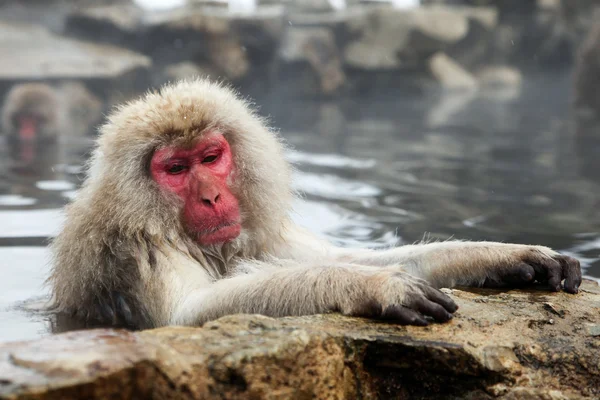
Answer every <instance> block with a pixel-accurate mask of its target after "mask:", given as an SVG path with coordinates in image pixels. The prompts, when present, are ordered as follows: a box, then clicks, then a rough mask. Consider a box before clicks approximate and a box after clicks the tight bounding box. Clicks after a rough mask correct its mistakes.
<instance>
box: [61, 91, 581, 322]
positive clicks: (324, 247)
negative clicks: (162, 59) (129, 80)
mask: <svg viewBox="0 0 600 400" xmlns="http://www.w3.org/2000/svg"><path fill="white" fill-rule="evenodd" d="M209 131H220V132H222V133H223V134H224V136H225V138H226V139H227V140H228V142H229V144H230V146H231V150H232V154H233V161H234V165H235V169H236V179H235V181H234V182H233V183H232V188H231V189H232V192H233V193H234V194H235V195H236V197H237V198H238V200H239V204H240V209H241V212H242V233H241V235H240V236H239V237H238V238H237V239H236V240H234V241H232V242H230V243H227V244H223V245H220V246H208V247H201V246H200V245H198V244H197V243H196V242H194V241H193V240H192V238H190V237H189V236H188V234H187V233H186V232H185V229H184V227H183V224H182V221H181V218H180V208H181V205H180V204H179V201H178V199H177V198H175V197H174V196H170V195H168V194H167V193H165V192H163V191H162V190H161V189H160V188H159V187H158V185H157V184H156V183H155V182H154V181H153V180H152V179H151V176H150V172H149V162H150V159H151V157H152V154H153V152H154V151H155V150H156V149H158V148H161V147H163V146H167V145H173V144H174V145H178V146H191V145H192V144H193V142H194V140H196V139H197V138H198V137H201V136H202V135H203V134H204V133H205V132H209ZM284 149H285V148H284V146H283V144H282V142H281V140H280V138H279V136H278V135H277V134H276V133H275V132H273V131H272V130H270V129H269V128H268V127H267V125H266V124H265V121H264V120H262V119H261V118H260V117H258V116H257V115H256V114H255V113H254V112H253V111H252V110H251V107H250V104H248V103H247V102H245V101H243V100H241V99H240V98H239V97H238V96H237V95H236V94H235V93H234V92H233V91H231V90H230V89H228V88H225V87H223V86H221V85H218V84H214V83H211V82H208V81H206V80H195V81H190V82H181V83H178V84H175V85H171V86H166V87H164V88H163V89H162V90H160V91H159V92H152V93H149V94H147V95H146V96H144V97H143V98H141V99H139V100H136V101H133V102H130V103H128V104H125V105H123V106H121V107H119V108H118V109H116V110H115V111H114V112H113V113H112V114H111V116H110V117H109V119H108V122H107V123H106V124H105V125H104V126H103V127H102V128H101V129H100V136H99V138H98V140H97V146H96V148H95V150H94V153H93V156H92V157H91V160H90V163H89V170H88V178H87V179H86V181H85V183H84V184H83V187H82V188H81V190H80V192H79V194H78V196H77V198H76V200H75V201H74V202H73V203H72V204H70V205H69V206H68V207H67V209H66V216H67V218H66V222H65V225H64V227H63V229H62V231H61V233H60V234H59V235H58V237H57V238H56V239H55V240H54V242H53V244H52V253H53V269H52V273H51V276H50V278H49V284H50V286H51V288H52V295H53V308H54V309H55V310H56V311H58V312H60V313H64V314H67V315H70V316H74V317H76V318H78V319H81V320H84V321H89V322H90V323H92V322H97V323H100V324H102V325H119V326H127V327H132V328H149V327H156V326H162V325H168V324H183V325H197V324H202V323H203V322H205V321H208V320H211V319H214V318H218V317H220V316H223V315H226V314H232V313H261V314H266V315H270V316H284V315H304V314H314V313H322V312H329V311H340V312H342V313H344V314H347V315H362V316H371V317H375V318H390V319H396V320H399V321H401V322H402V323H412V324H425V323H426V321H425V320H424V319H422V317H421V316H419V315H418V314H417V313H416V311H415V310H417V311H420V312H423V313H424V314H427V315H430V316H433V317H434V318H435V319H437V320H440V321H445V320H448V319H449V318H450V317H451V315H450V313H452V312H453V311H454V310H455V309H456V306H455V305H454V303H453V302H452V300H451V299H449V298H448V297H447V296H445V295H443V294H442V293H441V292H439V291H437V290H436V289H434V288H432V287H430V286H429V284H428V283H427V282H429V283H430V284H433V285H434V286H435V287H442V286H452V285H455V284H469V285H482V284H484V283H485V282H486V281H488V280H490V279H491V280H492V281H498V282H499V283H502V279H503V276H505V275H507V274H509V275H510V274H511V273H512V272H514V271H517V272H519V271H520V270H519V268H520V266H521V265H522V263H523V262H530V263H533V264H535V265H538V264H539V265H543V266H547V265H550V266H552V267H554V266H556V265H558V264H559V262H558V261H557V260H559V259H560V256H559V255H558V254H557V253H555V252H554V251H552V250H550V249H548V248H545V247H537V246H525V245H511V244H500V243H485V242H482V243H474V242H444V243H429V244H418V245H412V246H403V247H399V248H393V249H389V250H385V251H374V250H352V249H341V248H336V247H334V246H332V245H331V244H329V243H327V242H326V241H324V240H321V239H318V238H316V237H315V236H314V235H312V234H311V233H309V232H306V231H305V230H303V229H301V228H299V227H297V226H295V225H293V224H292V222H291V221H290V219H289V214H290V211H291V210H290V208H291V201H292V199H293V198H294V193H293V191H292V189H291V185H290V178H291V177H290V175H291V171H290V166H289V165H288V163H287V162H285V161H284V158H283V152H284ZM560 260H562V261H561V262H562V264H561V265H567V264H568V265H569V266H570V267H569V268H571V269H570V270H569V271H571V272H569V274H571V275H573V276H575V278H574V279H575V280H576V275H577V271H579V264H578V263H576V264H574V263H573V262H572V261H570V260H571V259H570V260H567V261H568V262H567V261H565V260H563V259H560ZM536 263H537V264H536ZM515 268H517V269H516V270H515ZM542 272H543V271H542ZM409 274H410V275H409ZM542 275H543V274H542ZM420 278H423V279H425V280H427V282H425V281H424V280H422V279H420ZM580 278H581V276H580V272H579V281H580V280H581V279H580Z"/></svg>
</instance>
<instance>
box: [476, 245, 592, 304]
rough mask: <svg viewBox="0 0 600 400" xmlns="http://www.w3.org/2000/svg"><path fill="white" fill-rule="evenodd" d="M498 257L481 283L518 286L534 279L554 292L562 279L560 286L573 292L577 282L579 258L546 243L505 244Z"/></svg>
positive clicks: (578, 279) (579, 278) (533, 281)
mask: <svg viewBox="0 0 600 400" xmlns="http://www.w3.org/2000/svg"><path fill="white" fill-rule="evenodd" d="M498 261H499V262H498V265H495V266H494V268H492V269H491V270H489V272H488V276H487V278H486V279H485V281H484V282H483V286H484V287H521V286H527V285H531V284H533V283H535V282H538V283H541V284H545V285H548V287H549V289H550V290H551V291H555V292H558V291H560V289H561V282H562V281H563V280H564V281H565V283H564V290H565V291H566V292H568V293H577V292H578V291H579V286H580V285H581V267H580V265H579V261H578V260H577V259H575V258H573V257H569V256H565V255H562V254H559V253H557V252H555V251H554V250H552V249H550V248H548V247H542V246H524V245H514V246H511V245H507V247H506V249H503V250H502V254H501V257H500V260H498Z"/></svg>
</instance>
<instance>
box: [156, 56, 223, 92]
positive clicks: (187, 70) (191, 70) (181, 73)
mask: <svg viewBox="0 0 600 400" xmlns="http://www.w3.org/2000/svg"><path fill="white" fill-rule="evenodd" d="M198 76H204V77H210V78H211V79H217V78H218V77H219V73H218V72H217V70H216V69H215V68H213V67H211V66H210V65H198V64H195V63H193V62H190V61H184V62H180V63H177V64H172V65H167V66H165V67H163V68H161V69H160V71H158V72H156V73H155V74H154V80H153V83H154V85H155V86H161V85H163V84H164V83H167V82H176V81H179V80H182V79H192V78H194V77H198Z"/></svg>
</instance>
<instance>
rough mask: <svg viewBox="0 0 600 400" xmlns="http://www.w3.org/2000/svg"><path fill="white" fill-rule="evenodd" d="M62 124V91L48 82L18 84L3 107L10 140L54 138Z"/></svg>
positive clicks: (8, 95) (7, 97)
mask: <svg viewBox="0 0 600 400" xmlns="http://www.w3.org/2000/svg"><path fill="white" fill-rule="evenodd" d="M60 125H61V118H60V100H59V96H58V93H57V92H56V91H55V90H54V89H53V88H52V87H50V86H48V85H47V84H44V83H24V84H20V85H15V86H13V87H12V89H11V90H10V91H9V92H8V94H7V95H6V99H5V101H4V106H3V107H2V130H3V132H4V134H5V135H6V136H7V137H8V139H9V140H10V141H24V142H33V141H42V142H44V141H46V142H47V141H52V140H54V139H56V137H57V136H58V134H59V130H60Z"/></svg>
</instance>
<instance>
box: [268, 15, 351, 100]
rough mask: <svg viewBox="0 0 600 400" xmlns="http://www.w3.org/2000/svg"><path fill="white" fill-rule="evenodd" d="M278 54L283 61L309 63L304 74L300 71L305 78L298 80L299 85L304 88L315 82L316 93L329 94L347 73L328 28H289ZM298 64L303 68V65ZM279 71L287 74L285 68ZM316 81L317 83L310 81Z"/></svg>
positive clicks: (342, 81)
mask: <svg viewBox="0 0 600 400" xmlns="http://www.w3.org/2000/svg"><path fill="white" fill-rule="evenodd" d="M279 55H280V59H281V60H282V62H284V63H287V64H294V63H300V64H303V65H304V66H306V67H308V69H309V71H308V73H307V74H306V73H302V72H301V74H300V76H302V77H304V78H305V81H303V82H299V83H298V84H299V85H300V86H303V87H305V88H311V87H313V86H316V87H317V89H316V92H317V93H321V94H330V93H333V92H335V91H336V90H338V89H339V88H340V87H341V86H342V85H343V84H344V83H345V80H346V76H345V74H344V71H343V69H342V63H341V60H340V55H339V52H338V48H337V45H336V42H335V37H334V35H333V32H332V31H331V30H329V29H327V28H311V27H290V28H288V29H287V31H286V35H285V38H284V40H283V42H282V44H281V47H280V50H279ZM299 68H302V65H301V66H299ZM282 74H283V75H286V74H287V71H283V72H282ZM307 75H308V76H307ZM284 79H285V77H284ZM306 80H308V82H306ZM315 81H316V82H317V83H316V85H315V84H313V82H315ZM307 92H309V91H307Z"/></svg>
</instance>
